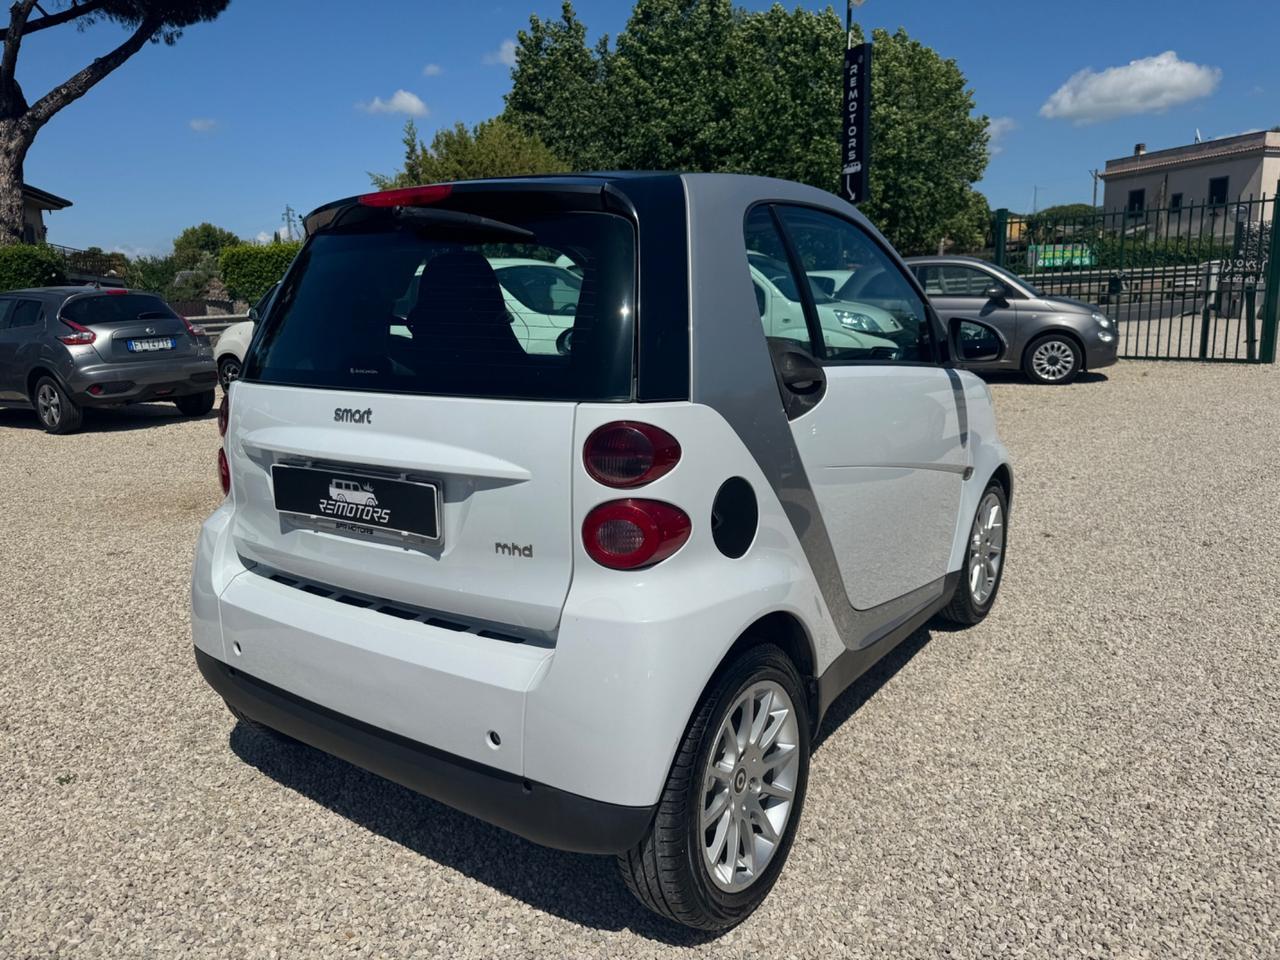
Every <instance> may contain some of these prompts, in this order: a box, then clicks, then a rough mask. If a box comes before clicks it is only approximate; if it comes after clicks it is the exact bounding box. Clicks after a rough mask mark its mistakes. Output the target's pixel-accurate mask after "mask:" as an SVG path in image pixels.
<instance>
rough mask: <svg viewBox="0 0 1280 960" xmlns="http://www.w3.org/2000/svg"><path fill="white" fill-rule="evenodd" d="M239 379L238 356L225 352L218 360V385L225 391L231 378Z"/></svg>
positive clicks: (229, 384)
mask: <svg viewBox="0 0 1280 960" xmlns="http://www.w3.org/2000/svg"><path fill="white" fill-rule="evenodd" d="M239 379H240V358H239V357H236V356H233V355H232V354H227V355H226V356H224V357H223V358H222V359H221V360H219V361H218V385H219V386H221V387H222V392H223V393H226V392H227V388H228V387H229V386H231V382H232V381H233V380H239Z"/></svg>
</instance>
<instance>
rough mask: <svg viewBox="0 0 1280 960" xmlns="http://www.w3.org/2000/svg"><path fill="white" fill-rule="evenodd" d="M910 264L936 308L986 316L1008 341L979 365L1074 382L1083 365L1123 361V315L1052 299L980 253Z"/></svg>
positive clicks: (946, 314)
mask: <svg viewBox="0 0 1280 960" xmlns="http://www.w3.org/2000/svg"><path fill="white" fill-rule="evenodd" d="M907 264H908V265H909V266H910V267H911V270H912V272H914V273H915V275H916V277H917V278H918V279H919V281H920V285H921V286H922V287H924V291H925V293H926V294H928V295H929V300H930V302H931V303H932V304H933V308H934V309H935V310H936V311H937V312H938V315H939V316H940V317H942V319H943V322H947V323H949V322H950V321H951V320H952V319H953V318H961V319H964V320H981V321H983V322H984V323H988V324H990V325H991V326H992V327H994V328H995V329H996V330H997V331H998V332H999V334H1000V336H1001V338H1003V340H1004V347H1005V349H1004V351H1003V352H1002V354H1001V356H1000V357H999V359H997V360H993V361H990V362H985V363H977V362H969V363H966V364H965V366H966V367H967V368H969V369H971V370H1017V369H1021V370H1022V372H1023V373H1025V374H1026V375H1027V378H1028V379H1030V380H1032V381H1034V382H1036V383H1054V384H1063V383H1070V382H1071V381H1072V380H1074V379H1075V378H1076V376H1077V375H1078V374H1079V373H1080V371H1081V370H1097V369H1098V368H1099V367H1107V366H1110V365H1111V364H1113V363H1115V362H1116V348H1117V346H1118V338H1117V336H1116V325H1115V321H1114V320H1112V319H1111V318H1110V317H1107V316H1106V315H1105V314H1103V313H1102V312H1101V311H1100V310H1099V309H1098V308H1097V307H1094V306H1090V305H1089V304H1087V303H1083V302H1081V301H1079V300H1071V299H1068V298H1066V297H1048V296H1045V295H1044V294H1042V293H1041V292H1040V291H1039V290H1037V289H1036V288H1035V287H1034V286H1032V285H1031V284H1030V283H1028V282H1027V281H1026V280H1024V279H1023V278H1021V277H1018V276H1015V275H1014V274H1012V273H1010V272H1009V271H1007V270H1002V269H1001V268H1000V267H997V266H996V265H995V264H992V263H988V262H987V261H985V260H977V259H974V258H972V257H910V258H908V260H907Z"/></svg>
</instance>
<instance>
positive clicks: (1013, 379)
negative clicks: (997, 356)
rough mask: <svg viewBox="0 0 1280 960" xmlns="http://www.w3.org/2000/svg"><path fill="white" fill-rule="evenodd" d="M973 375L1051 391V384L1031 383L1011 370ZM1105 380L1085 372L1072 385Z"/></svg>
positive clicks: (992, 381) (1090, 372)
mask: <svg viewBox="0 0 1280 960" xmlns="http://www.w3.org/2000/svg"><path fill="white" fill-rule="evenodd" d="M973 373H974V375H976V376H978V377H981V378H982V379H983V380H985V381H987V383H1020V384H1022V385H1023V386H1024V387H1027V388H1028V389H1039V388H1041V387H1046V386H1047V387H1049V388H1051V389H1052V384H1042V383H1032V382H1031V381H1030V380H1028V379H1027V378H1026V377H1025V376H1023V375H1022V374H1021V373H1018V372H1015V371H1012V370H1008V371H1006V370H974V371H973ZM1107 379H1108V378H1107V375H1106V374H1105V373H1098V372H1096V371H1094V370H1086V371H1085V372H1084V373H1082V374H1079V375H1078V376H1077V377H1076V378H1075V380H1073V381H1072V383H1106V382H1107Z"/></svg>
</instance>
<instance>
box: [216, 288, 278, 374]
mask: <svg viewBox="0 0 1280 960" xmlns="http://www.w3.org/2000/svg"><path fill="white" fill-rule="evenodd" d="M279 288H280V284H279V282H276V283H273V284H272V285H271V289H270V290H268V291H267V292H266V293H264V294H263V295H262V296H261V297H259V298H258V302H257V303H256V304H255V305H254V306H252V307H250V308H249V319H248V320H241V321H240V322H239V323H233V324H231V326H229V327H227V329H225V330H223V331H222V333H220V334H219V335H218V339H217V340H215V341H214V343H213V355H214V357H216V358H217V362H218V383H220V384H221V385H222V389H223V390H226V389H227V387H228V386H230V384H231V381H233V380H235V379H237V378H239V376H240V368H241V367H243V366H244V355H245V352H246V351H247V350H248V349H249V341H250V340H252V339H253V327H254V324H256V323H257V322H258V320H259V319H260V318H262V317H263V316H265V315H266V313H267V309H268V308H269V307H270V306H271V298H272V297H274V296H275V293H276V290H278V289H279Z"/></svg>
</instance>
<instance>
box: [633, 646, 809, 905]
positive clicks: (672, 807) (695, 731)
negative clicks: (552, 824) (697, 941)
mask: <svg viewBox="0 0 1280 960" xmlns="http://www.w3.org/2000/svg"><path fill="white" fill-rule="evenodd" d="M808 778H809V711H808V707H807V701H806V699H805V696H804V688H803V685H802V684H801V681H800V677H799V675H798V674H797V673H796V669H795V666H794V665H793V664H792V662H791V660H790V658H788V657H787V655H786V654H785V653H783V652H782V651H781V650H780V649H778V648H777V647H775V646H773V645H772V644H767V645H762V646H758V647H752V648H751V649H750V650H748V651H747V652H746V653H745V654H743V655H742V657H741V658H740V659H739V660H738V661H736V662H735V663H734V664H733V665H732V666H731V667H730V668H729V669H728V670H726V671H725V672H724V673H723V674H721V676H720V677H719V678H717V679H716V680H715V681H714V682H713V683H712V686H711V689H710V690H709V691H708V692H707V694H706V696H705V697H704V698H703V700H702V702H701V703H700V704H699V705H698V709H697V710H696V712H695V713H694V716H693V719H692V720H690V722H689V727H688V729H687V730H686V731H685V736H684V740H683V741H682V742H681V744H680V748H679V751H678V752H677V754H676V757H675V761H674V762H673V763H672V765H671V773H670V775H669V776H668V778H667V784H666V787H665V788H664V790H663V793H662V798H661V800H660V801H659V804H658V811H657V814H656V816H655V817H654V822H653V824H652V825H651V826H650V827H649V832H648V834H647V835H646V836H645V838H644V839H643V840H641V841H640V843H639V844H638V845H637V846H636V847H635V848H634V849H632V850H630V851H629V852H627V853H625V854H623V855H621V856H620V857H619V858H618V866H619V868H620V870H621V872H622V877H623V880H624V881H625V882H626V884H627V887H628V888H629V889H630V890H631V892H632V893H633V894H635V896H636V897H637V899H639V900H640V902H641V903H643V904H644V905H645V906H646V907H648V908H649V909H650V910H652V911H654V912H655V913H658V914H661V915H662V916H664V917H667V918H668V919H670V920H673V921H675V922H676V923H680V924H684V925H685V926H689V927H696V928H699V929H703V930H724V929H727V928H729V927H732V926H734V925H735V924H737V923H740V922H742V921H743V920H745V919H746V918H747V917H748V916H749V915H750V914H751V912H752V911H753V910H755V908H756V907H757V906H759V905H760V902H761V901H762V900H763V899H764V898H765V896H766V895H767V894H768V893H769V890H770V889H771V888H772V887H773V884H774V883H775V881H777V879H778V874H779V873H781V871H782V866H783V864H784V863H785V862H786V859H787V854H788V853H789V852H790V850H791V843H792V841H793V840H794V839H795V833H796V827H797V824H798V823H799V821H800V811H801V809H802V808H803V806H804V795H805V787H806V785H807V783H808Z"/></svg>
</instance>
